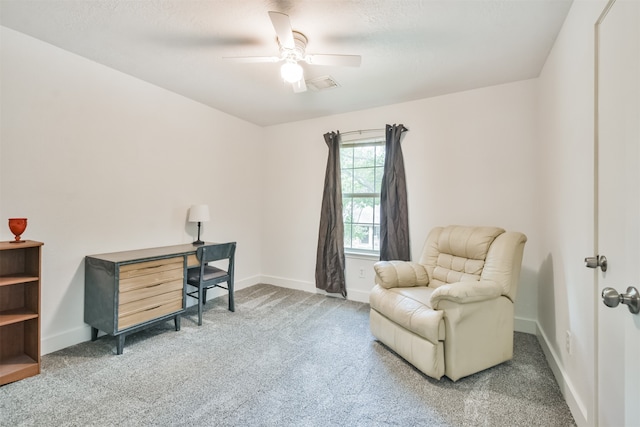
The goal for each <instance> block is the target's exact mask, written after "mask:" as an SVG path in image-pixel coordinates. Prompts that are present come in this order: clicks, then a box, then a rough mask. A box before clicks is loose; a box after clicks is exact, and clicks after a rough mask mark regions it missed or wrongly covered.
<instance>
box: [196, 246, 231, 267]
mask: <svg viewBox="0 0 640 427" xmlns="http://www.w3.org/2000/svg"><path fill="white" fill-rule="evenodd" d="M235 253H236V242H229V243H215V244H212V245H204V246H200V247H199V248H198V249H196V257H197V258H198V261H200V264H201V265H203V264H206V263H208V262H213V261H219V260H222V259H229V261H230V262H233V258H234V256H235Z"/></svg>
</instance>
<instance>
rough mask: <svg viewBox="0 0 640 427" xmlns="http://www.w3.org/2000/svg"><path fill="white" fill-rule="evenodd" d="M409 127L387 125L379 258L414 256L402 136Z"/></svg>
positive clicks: (381, 190) (381, 191)
mask: <svg viewBox="0 0 640 427" xmlns="http://www.w3.org/2000/svg"><path fill="white" fill-rule="evenodd" d="M407 130H408V129H407V128H405V127H404V126H403V125H401V124H400V125H393V126H392V125H387V126H386V129H385V135H386V144H385V150H386V153H385V160H384V172H383V174H382V187H381V189H380V260H381V261H389V260H402V261H409V260H410V259H411V251H410V247H409V213H408V209H407V182H406V179H405V175H404V160H403V158H402V148H401V146H400V140H401V139H402V134H403V133H404V132H406V131H407Z"/></svg>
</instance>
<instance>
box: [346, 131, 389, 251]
mask: <svg viewBox="0 0 640 427" xmlns="http://www.w3.org/2000/svg"><path fill="white" fill-rule="evenodd" d="M384 155H385V142H384V137H380V138H368V139H366V140H364V139H363V140H356V141H348V142H345V143H343V144H342V145H341V146H340V168H341V173H342V175H341V179H342V217H343V221H344V248H345V250H346V251H348V252H365V253H378V252H379V251H380V184H381V182H382V173H383V170H384Z"/></svg>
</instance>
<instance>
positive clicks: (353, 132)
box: [340, 129, 385, 135]
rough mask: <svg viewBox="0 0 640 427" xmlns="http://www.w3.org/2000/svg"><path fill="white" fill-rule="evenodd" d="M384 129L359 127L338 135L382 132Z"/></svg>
mask: <svg viewBox="0 0 640 427" xmlns="http://www.w3.org/2000/svg"><path fill="white" fill-rule="evenodd" d="M384 131H385V130H384V129H360V130H352V131H349V132H344V133H341V134H340V135H354V134H358V135H362V133H364V132H384Z"/></svg>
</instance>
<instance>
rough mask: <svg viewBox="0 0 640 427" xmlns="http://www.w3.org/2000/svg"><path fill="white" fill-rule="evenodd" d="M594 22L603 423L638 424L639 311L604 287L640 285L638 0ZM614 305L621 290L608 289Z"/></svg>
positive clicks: (621, 2)
mask: <svg viewBox="0 0 640 427" xmlns="http://www.w3.org/2000/svg"><path fill="white" fill-rule="evenodd" d="M608 6H610V8H607V9H605V11H604V12H603V15H602V16H601V18H600V20H599V22H598V24H596V36H597V37H596V39H597V40H598V41H599V43H598V47H597V62H596V64H597V74H596V77H597V79H596V81H597V92H596V93H597V119H596V126H597V128H596V130H597V132H596V134H597V138H598V139H597V146H596V147H597V162H598V163H597V168H596V177H597V182H598V188H597V191H596V203H597V206H598V208H597V209H598V210H597V216H596V218H597V220H596V224H597V231H596V233H597V235H596V236H597V237H596V242H597V243H596V246H597V249H598V252H599V253H600V255H604V256H606V258H607V269H606V272H603V271H601V270H598V280H597V282H598V296H597V300H598V304H597V307H598V308H597V313H596V316H597V319H598V320H597V323H598V331H597V340H598V358H597V360H598V362H597V363H598V365H597V369H598V375H597V381H598V383H597V384H598V386H597V393H598V394H597V399H598V425H600V426H606V427H623V426H640V314H632V313H630V311H629V309H628V305H624V304H619V305H617V306H616V307H607V306H605V305H604V304H603V298H602V297H601V295H602V291H603V289H605V288H608V287H609V288H613V289H615V290H616V291H617V292H619V293H627V288H628V287H629V286H634V287H635V288H637V289H638V290H640V172H639V169H640V1H639V0H615V1H613V2H610V3H609V5H608ZM609 295H610V300H611V302H616V301H617V300H614V299H613V296H615V294H614V293H613V292H612V291H610V294H609Z"/></svg>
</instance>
